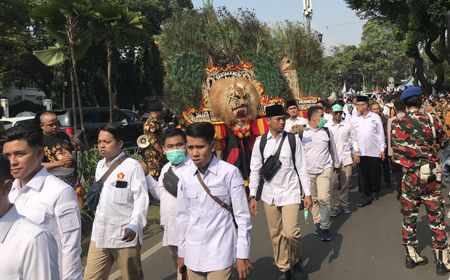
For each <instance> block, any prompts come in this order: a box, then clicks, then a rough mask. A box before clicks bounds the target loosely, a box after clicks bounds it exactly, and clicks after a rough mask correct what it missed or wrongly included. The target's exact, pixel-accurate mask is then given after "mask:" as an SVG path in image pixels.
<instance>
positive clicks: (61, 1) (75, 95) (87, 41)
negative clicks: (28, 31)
mask: <svg viewBox="0 0 450 280" xmlns="http://www.w3.org/2000/svg"><path fill="white" fill-rule="evenodd" d="M92 6H93V5H92V2H91V1H90V0H49V1H48V2H46V3H45V4H43V5H40V6H38V7H36V8H34V9H33V10H32V12H31V17H32V19H34V20H38V21H42V22H43V23H44V26H45V30H46V31H47V32H48V34H49V35H50V36H51V37H52V38H53V39H54V40H55V45H54V46H51V47H49V48H48V49H46V50H37V51H34V52H33V54H34V55H35V56H36V57H37V58H38V59H39V60H40V61H41V62H42V63H44V64H45V65H48V66H53V65H58V64H61V63H64V62H67V63H68V65H69V76H70V84H71V92H72V110H73V121H74V129H75V133H77V132H78V131H77V114H76V108H77V104H76V103H78V110H79V117H80V128H81V131H84V120H83V114H82V109H81V107H82V103H81V96H80V87H79V82H78V75H77V60H78V59H80V58H82V57H83V55H84V54H85V53H86V51H87V50H88V48H89V47H90V46H91V43H92V33H91V30H90V28H89V24H90V21H89V18H90V17H91V13H92Z"/></svg>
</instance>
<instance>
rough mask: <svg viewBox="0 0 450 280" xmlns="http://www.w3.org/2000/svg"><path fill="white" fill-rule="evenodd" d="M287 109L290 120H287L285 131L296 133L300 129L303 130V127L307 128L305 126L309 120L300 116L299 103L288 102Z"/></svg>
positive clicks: (294, 101)
mask: <svg viewBox="0 0 450 280" xmlns="http://www.w3.org/2000/svg"><path fill="white" fill-rule="evenodd" d="M286 109H287V112H288V114H289V118H287V119H286V124H285V126H284V131H286V132H291V133H295V131H296V130H298V129H300V130H303V127H305V125H306V124H307V123H308V120H307V119H305V118H302V117H299V116H298V107H297V101H296V100H288V101H286ZM293 128H294V130H293Z"/></svg>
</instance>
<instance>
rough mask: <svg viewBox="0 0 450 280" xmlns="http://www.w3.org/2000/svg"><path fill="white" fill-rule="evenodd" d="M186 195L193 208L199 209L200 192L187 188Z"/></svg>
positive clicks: (194, 209) (193, 209)
mask: <svg viewBox="0 0 450 280" xmlns="http://www.w3.org/2000/svg"><path fill="white" fill-rule="evenodd" d="M186 197H187V198H188V201H189V205H190V207H191V210H192V211H197V210H198V209H199V207H200V205H199V204H200V202H199V199H198V192H197V191H196V190H186Z"/></svg>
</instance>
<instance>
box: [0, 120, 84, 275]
mask: <svg viewBox="0 0 450 280" xmlns="http://www.w3.org/2000/svg"><path fill="white" fill-rule="evenodd" d="M2 144H3V153H4V154H5V155H6V156H7V157H8V159H9V161H10V163H11V174H12V175H13V177H14V178H15V179H16V180H15V181H14V183H13V186H12V189H11V192H10V194H9V200H10V201H11V202H12V203H14V204H15V207H16V209H17V212H18V213H19V214H20V215H22V216H25V217H26V218H28V219H29V220H31V221H32V222H33V223H35V224H37V225H38V226H40V227H42V228H44V229H45V230H46V231H48V232H49V233H50V234H52V235H53V237H54V238H55V240H56V242H57V245H58V264H59V269H60V276H61V279H82V278H83V275H82V272H83V268H82V266H81V259H80V255H81V226H80V224H81V221H80V210H79V208H78V201H77V197H76V194H75V191H74V190H73V188H72V187H71V186H69V185H67V184H66V183H64V182H63V181H61V180H60V179H58V178H56V177H55V176H53V175H51V174H49V173H48V172H47V170H46V169H45V168H44V167H42V165H41V162H42V158H43V156H44V155H43V151H42V133H40V132H39V131H36V130H25V129H23V128H21V127H13V128H10V129H8V130H7V131H5V132H4V135H3V139H2Z"/></svg>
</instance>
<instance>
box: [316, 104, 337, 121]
mask: <svg viewBox="0 0 450 280" xmlns="http://www.w3.org/2000/svg"><path fill="white" fill-rule="evenodd" d="M316 106H317V107H319V108H321V109H322V110H323V112H324V114H323V117H324V118H325V120H327V121H328V122H331V120H332V119H333V116H332V115H331V114H329V113H327V109H329V108H330V107H329V105H328V102H327V101H325V100H319V101H317V103H316Z"/></svg>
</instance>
